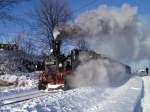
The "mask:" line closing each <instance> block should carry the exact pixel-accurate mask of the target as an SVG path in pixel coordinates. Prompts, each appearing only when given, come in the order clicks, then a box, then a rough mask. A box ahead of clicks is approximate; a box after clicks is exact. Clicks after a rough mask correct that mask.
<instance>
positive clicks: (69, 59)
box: [38, 34, 131, 90]
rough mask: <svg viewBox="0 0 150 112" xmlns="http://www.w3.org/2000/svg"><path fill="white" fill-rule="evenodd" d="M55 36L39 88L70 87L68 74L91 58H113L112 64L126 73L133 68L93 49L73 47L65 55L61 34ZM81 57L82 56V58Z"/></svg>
mask: <svg viewBox="0 0 150 112" xmlns="http://www.w3.org/2000/svg"><path fill="white" fill-rule="evenodd" d="M54 37H55V38H54V39H53V40H52V49H51V50H50V52H51V54H50V56H49V58H48V59H46V60H45V71H44V72H43V73H42V74H40V77H39V83H38V89H39V90H41V89H42V90H45V89H50V90H56V89H64V90H66V89H69V88H70V86H69V84H68V81H67V76H70V75H73V72H74V70H75V69H76V68H77V67H78V66H79V65H80V64H81V63H84V62H88V61H90V60H96V59H103V60H105V59H106V60H111V62H112V64H111V66H114V65H113V63H114V64H116V63H117V64H120V65H121V66H123V67H124V70H125V72H126V73H128V74H129V73H130V72H131V68H130V67H129V66H128V65H125V64H122V63H118V62H117V61H113V60H112V59H110V58H108V57H105V56H102V55H100V54H97V53H96V52H94V51H92V50H80V49H73V50H72V51H71V53H70V54H69V55H68V56H65V55H64V54H62V53H61V51H60V46H61V38H60V35H56V34H54ZM81 55H82V56H81ZM83 55H85V56H83ZM80 57H82V60H81V59H80Z"/></svg>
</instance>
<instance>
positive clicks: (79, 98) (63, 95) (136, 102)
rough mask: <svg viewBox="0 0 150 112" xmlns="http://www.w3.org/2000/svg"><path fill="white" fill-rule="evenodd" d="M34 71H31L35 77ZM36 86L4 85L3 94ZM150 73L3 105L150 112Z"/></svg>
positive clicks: (49, 110)
mask: <svg viewBox="0 0 150 112" xmlns="http://www.w3.org/2000/svg"><path fill="white" fill-rule="evenodd" d="M33 76H34V74H33V73H32V77H33ZM31 89H33V88H25V87H22V89H21V87H20V88H19V87H18V89H17V88H14V87H13V86H11V87H9V89H8V88H7V89H6V88H5V89H3V88H1V90H2V91H0V95H1V96H2V95H8V96H9V95H10V94H15V93H16V92H17V91H20V92H27V91H31ZM149 93H150V76H135V75H134V76H133V77H132V78H130V79H129V80H128V81H127V82H126V83H124V84H123V85H122V86H119V87H111V88H99V87H94V86H93V87H84V88H77V89H73V90H68V91H64V92H59V93H53V94H51V93H50V94H49V95H46V96H42V97H38V98H34V99H31V100H28V101H24V102H20V103H16V104H11V105H7V106H1V107H0V111H2V112H5V111H6V112H18V111H19V112H142V110H143V112H150V107H149V104H150V94H149Z"/></svg>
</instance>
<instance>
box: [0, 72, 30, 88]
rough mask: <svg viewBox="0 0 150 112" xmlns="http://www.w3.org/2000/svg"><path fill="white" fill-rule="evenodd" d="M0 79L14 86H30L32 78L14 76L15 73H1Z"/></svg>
mask: <svg viewBox="0 0 150 112" xmlns="http://www.w3.org/2000/svg"><path fill="white" fill-rule="evenodd" d="M0 79H1V80H2V81H5V82H8V83H12V84H14V85H15V86H24V87H25V86H28V87H31V86H32V83H33V82H32V80H30V79H27V77H26V76H20V77H18V76H16V75H11V74H6V75H2V76H0Z"/></svg>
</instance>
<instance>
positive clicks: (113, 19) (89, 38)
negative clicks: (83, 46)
mask: <svg viewBox="0 0 150 112" xmlns="http://www.w3.org/2000/svg"><path fill="white" fill-rule="evenodd" d="M61 29H62V32H63V34H64V37H66V38H69V39H73V40H80V39H84V40H85V41H86V42H87V44H88V47H89V48H90V49H92V50H94V51H96V52H97V53H100V54H104V55H106V56H107V57H111V58H113V59H115V60H118V61H119V62H123V63H129V62H131V61H136V60H140V59H142V58H150V53H149V52H148V51H149V48H150V46H149V43H150V38H149V36H148V32H149V30H148V31H147V30H145V29H146V28H145V26H144V24H143V21H141V19H140V18H139V16H138V12H137V8H136V7H133V6H131V5H129V4H123V5H122V6H121V7H109V6H107V5H102V6H99V7H98V8H97V9H95V10H92V11H88V12H84V13H82V14H81V15H80V16H79V17H78V18H77V19H76V20H75V21H74V22H69V23H67V24H66V25H64V26H63V27H61ZM74 74H75V75H74V76H73V77H71V80H70V81H71V82H70V84H71V85H72V86H74V87H79V86H85V85H100V86H107V85H111V84H112V83H116V82H122V81H121V80H124V81H125V79H126V78H127V77H128V76H127V74H126V73H125V66H123V65H121V64H119V63H117V62H115V63H114V62H113V61H111V60H105V59H98V60H92V61H90V62H87V63H84V64H81V65H80V66H79V67H78V68H77V69H76V71H75V72H74Z"/></svg>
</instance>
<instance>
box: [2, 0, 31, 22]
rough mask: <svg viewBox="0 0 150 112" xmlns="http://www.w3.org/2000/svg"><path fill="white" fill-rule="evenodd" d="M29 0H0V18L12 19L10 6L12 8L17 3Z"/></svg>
mask: <svg viewBox="0 0 150 112" xmlns="http://www.w3.org/2000/svg"><path fill="white" fill-rule="evenodd" d="M23 1H29V0H0V20H3V21H5V20H12V19H14V15H13V14H12V13H10V12H11V11H12V8H14V7H15V6H16V5H17V4H19V3H21V2H23Z"/></svg>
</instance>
